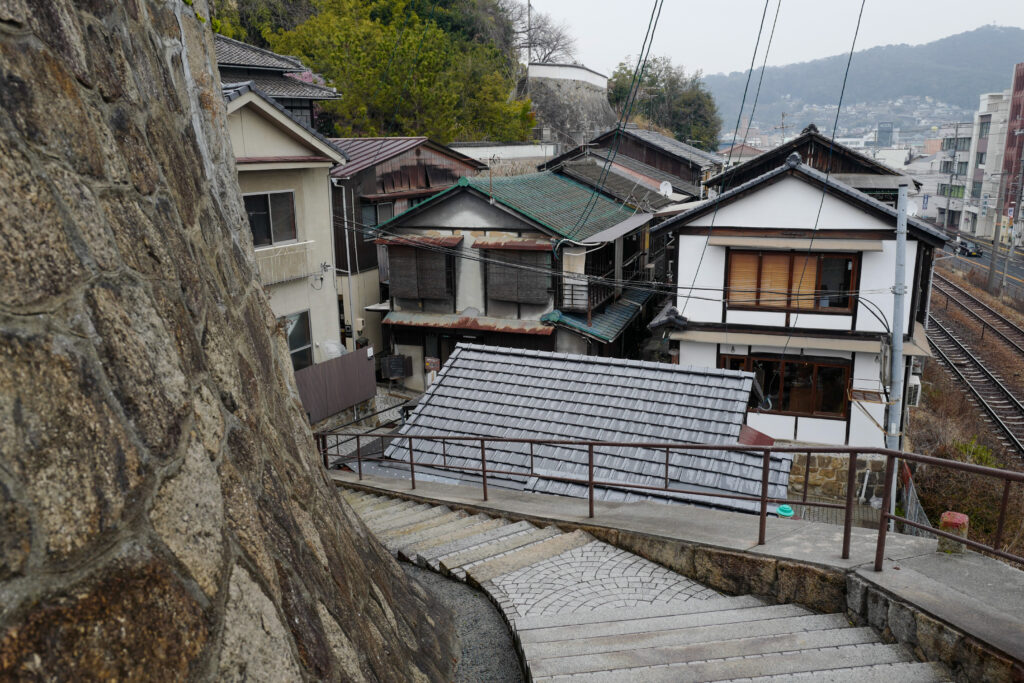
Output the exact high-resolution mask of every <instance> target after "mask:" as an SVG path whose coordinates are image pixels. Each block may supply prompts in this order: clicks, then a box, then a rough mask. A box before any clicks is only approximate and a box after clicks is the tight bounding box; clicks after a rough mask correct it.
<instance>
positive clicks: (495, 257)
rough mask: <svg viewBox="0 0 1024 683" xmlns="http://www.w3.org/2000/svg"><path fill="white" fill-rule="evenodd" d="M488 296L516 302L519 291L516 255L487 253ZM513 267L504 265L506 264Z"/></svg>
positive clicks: (492, 251) (498, 252) (489, 251)
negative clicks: (515, 265)
mask: <svg viewBox="0 0 1024 683" xmlns="http://www.w3.org/2000/svg"><path fill="white" fill-rule="evenodd" d="M487 259H488V261H487V296H489V297H490V298H492V299H496V300H498V301H515V300H516V296H517V289H518V280H517V278H516V274H517V272H518V270H517V269H516V268H515V267H514V264H516V263H517V260H516V258H515V254H513V253H509V252H501V251H495V250H488V251H487ZM506 263H507V264H512V265H504V264H506Z"/></svg>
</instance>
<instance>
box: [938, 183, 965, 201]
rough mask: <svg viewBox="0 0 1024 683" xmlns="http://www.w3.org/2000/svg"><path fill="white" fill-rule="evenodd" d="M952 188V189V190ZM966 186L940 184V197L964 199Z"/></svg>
mask: <svg viewBox="0 0 1024 683" xmlns="http://www.w3.org/2000/svg"><path fill="white" fill-rule="evenodd" d="M951 187H952V189H951ZM964 187H965V186H964V185H953V186H950V185H949V183H939V196H940V197H951V198H953V199H963V198H964Z"/></svg>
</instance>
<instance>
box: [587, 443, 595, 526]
mask: <svg viewBox="0 0 1024 683" xmlns="http://www.w3.org/2000/svg"><path fill="white" fill-rule="evenodd" d="M587 497H588V498H590V517H591V518H593V516H594V444H590V445H589V446H587Z"/></svg>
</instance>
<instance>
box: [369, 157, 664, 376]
mask: <svg viewBox="0 0 1024 683" xmlns="http://www.w3.org/2000/svg"><path fill="white" fill-rule="evenodd" d="M650 218H651V216H650V214H644V213H637V212H636V211H634V210H633V209H631V208H629V207H627V206H624V205H622V204H620V203H618V202H615V201H612V200H611V199H608V198H607V197H605V196H604V195H602V194H600V193H598V192H595V191H594V190H593V189H592V188H590V187H587V186H585V185H582V184H580V183H578V182H576V181H574V180H572V179H570V178H566V177H564V176H561V175H557V174H554V173H550V172H546V173H533V174H528V175H520V176H511V177H504V178H493V179H492V178H485V177H476V178H468V177H463V178H461V179H460V180H459V181H458V183H456V184H455V185H454V186H452V187H451V188H449V189H448V190H445V191H444V192H441V193H440V194H437V195H434V196H433V197H430V198H429V199H426V200H425V201H423V202H422V203H420V204H417V205H416V206H414V207H412V208H410V209H408V210H407V211H405V212H404V213H402V214H401V215H399V216H396V217H395V218H394V219H392V220H391V221H388V222H386V223H382V224H380V225H379V226H378V227H377V243H378V244H381V245H382V246H384V247H386V249H387V255H388V262H389V268H390V287H389V293H390V301H389V312H388V313H387V315H386V316H385V317H384V320H383V323H384V328H385V334H386V335H387V336H389V337H390V342H391V348H392V349H393V351H394V353H395V354H397V355H400V356H406V357H409V358H411V359H412V360H411V367H412V376H411V377H407V378H406V385H407V386H410V387H412V388H417V389H421V388H423V387H425V386H426V385H427V384H429V383H430V381H431V379H432V376H433V375H432V373H434V372H436V371H437V370H438V369H439V368H440V366H441V365H442V364H443V363H444V362H445V360H447V358H448V356H449V355H450V354H451V353H452V351H453V350H454V348H455V345H456V344H457V343H458V342H460V341H469V342H475V343H482V344H486V345H493V346H507V347H514V348H527V349H537V350H547V351H555V350H557V351H565V352H572V353H584V354H588V355H602V356H622V355H630V354H631V353H632V351H631V349H632V346H633V345H631V344H630V342H629V340H630V338H631V334H632V331H634V330H636V329H637V328H640V327H642V325H643V323H644V322H645V315H644V314H645V313H646V308H647V307H648V304H649V302H650V301H651V299H652V297H653V295H654V292H653V288H652V287H650V286H649V283H648V282H647V279H648V278H649V275H648V273H649V272H650V271H651V270H653V269H649V268H647V263H648V261H647V252H646V238H647V230H648V227H649V224H650Z"/></svg>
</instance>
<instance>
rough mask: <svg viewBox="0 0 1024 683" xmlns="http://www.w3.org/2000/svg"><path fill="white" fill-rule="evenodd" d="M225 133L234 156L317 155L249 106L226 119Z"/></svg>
mask: <svg viewBox="0 0 1024 683" xmlns="http://www.w3.org/2000/svg"><path fill="white" fill-rule="evenodd" d="M228 133H229V135H230V136H231V147H232V148H233V149H234V151H235V157H271V156H310V155H314V154H320V153H319V152H316V151H314V150H313V149H312V148H310V147H309V146H307V145H304V144H302V143H301V142H299V141H298V140H296V139H295V138H293V137H291V136H290V135H285V134H284V133H282V132H281V129H280V127H279V126H277V125H275V124H272V123H270V122H269V121H267V120H266V119H265V118H263V116H261V115H260V114H257V113H256V112H255V111H253V110H252V109H251V108H250V107H248V106H246V107H242V108H241V109H239V110H238V111H236V112H234V113H233V114H231V115H230V116H229V117H228Z"/></svg>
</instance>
